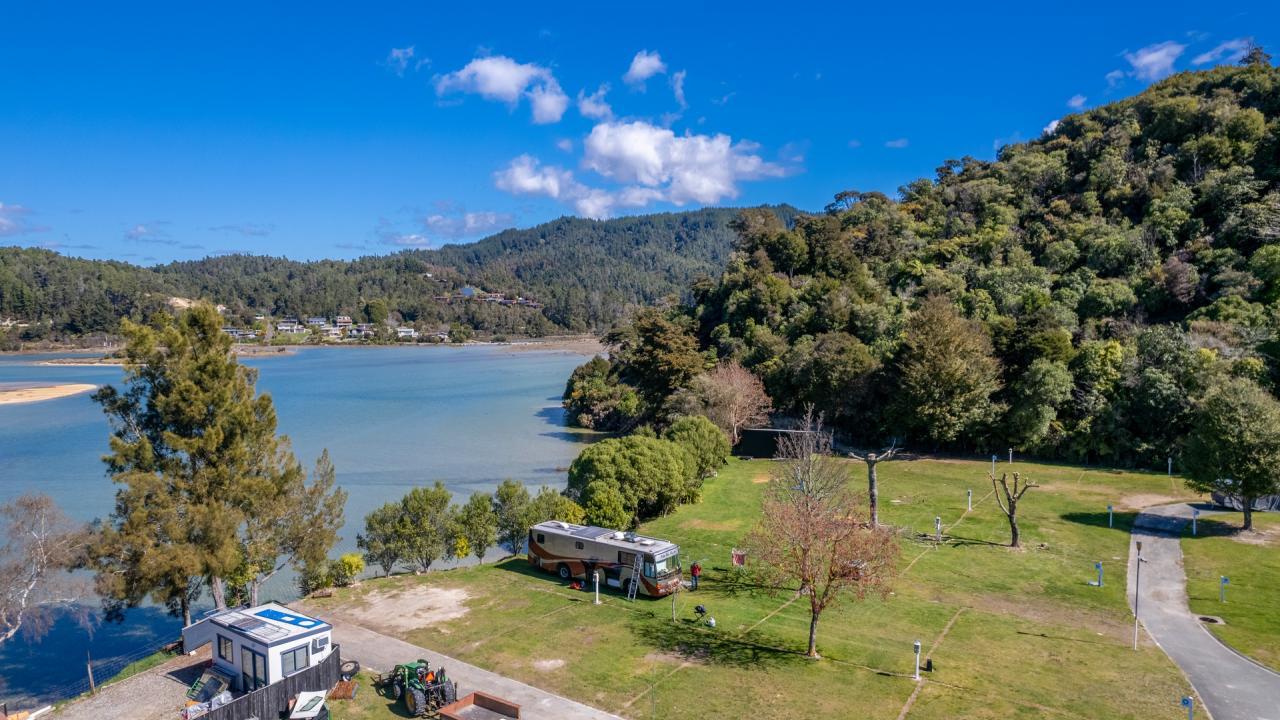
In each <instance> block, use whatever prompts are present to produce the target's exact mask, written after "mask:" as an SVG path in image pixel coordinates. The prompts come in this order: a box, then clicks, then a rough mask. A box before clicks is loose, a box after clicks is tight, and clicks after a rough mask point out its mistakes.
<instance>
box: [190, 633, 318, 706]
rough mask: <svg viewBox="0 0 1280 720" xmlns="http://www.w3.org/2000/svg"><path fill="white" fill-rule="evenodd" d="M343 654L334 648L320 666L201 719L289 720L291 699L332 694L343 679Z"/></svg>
mask: <svg viewBox="0 0 1280 720" xmlns="http://www.w3.org/2000/svg"><path fill="white" fill-rule="evenodd" d="M341 651H342V647H341V646H339V645H334V646H333V652H331V653H329V656H328V657H326V658H325V659H324V660H321V661H320V664H319V665H312V666H311V667H309V668H307V669H306V670H303V671H302V672H300V673H294V674H293V675H290V676H289V677H287V678H285V679H283V680H281V681H279V682H274V683H271V684H270V685H268V686H266V687H264V688H260V689H258V690H254V691H253V692H251V693H249V694H247V695H242V696H241V697H238V698H236V699H235V700H232V701H231V702H229V703H227V704H226V705H223V706H222V707H220V708H215V709H213V710H210V711H209V712H207V713H205V714H204V715H201V716H200V720H206V719H207V720H248V719H249V718H258V720H277V718H281V717H285V716H286V715H285V711H287V710H288V709H289V700H291V699H293V698H294V697H297V695H298V693H300V692H303V691H306V690H313V691H317V692H328V691H329V690H330V689H332V688H333V686H334V685H335V684H336V683H337V682H338V680H340V679H342V678H341V675H342V652H341Z"/></svg>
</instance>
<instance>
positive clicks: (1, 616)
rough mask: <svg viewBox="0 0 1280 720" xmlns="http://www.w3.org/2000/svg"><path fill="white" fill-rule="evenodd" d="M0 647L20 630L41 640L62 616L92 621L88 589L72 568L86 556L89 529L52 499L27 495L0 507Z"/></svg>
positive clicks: (45, 496) (44, 496)
mask: <svg viewBox="0 0 1280 720" xmlns="http://www.w3.org/2000/svg"><path fill="white" fill-rule="evenodd" d="M0 522H2V523H3V524H4V525H5V528H4V541H5V542H4V545H0V643H3V642H4V641H6V640H9V639H11V638H12V637H13V636H14V635H16V634H18V631H20V630H21V631H23V632H24V633H25V634H27V635H29V636H32V637H39V636H41V635H42V634H44V633H45V632H46V631H48V629H49V627H50V625H51V624H52V623H53V621H54V619H56V617H57V616H58V614H59V613H66V612H69V613H72V614H74V615H76V616H77V617H78V619H79V620H81V622H84V623H87V622H88V612H87V610H85V609H84V607H83V605H81V603H80V600H81V599H83V598H84V597H85V596H86V595H87V594H88V586H87V584H86V583H84V582H81V581H79V580H77V579H76V578H74V577H73V576H72V575H71V573H70V570H71V569H72V568H74V567H75V566H76V565H77V563H78V562H79V561H80V559H81V558H82V557H83V552H84V548H85V542H86V539H87V535H88V533H87V530H86V529H85V528H84V527H81V526H77V525H76V524H74V523H73V522H71V520H69V519H68V518H67V517H66V515H64V514H63V513H62V511H61V510H59V509H58V507H57V506H56V505H55V504H54V503H53V500H51V499H49V497H48V496H47V495H23V496H22V497H19V498H17V499H16V500H13V501H12V502H10V503H7V504H5V505H4V506H0Z"/></svg>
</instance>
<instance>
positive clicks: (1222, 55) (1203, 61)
mask: <svg viewBox="0 0 1280 720" xmlns="http://www.w3.org/2000/svg"><path fill="white" fill-rule="evenodd" d="M1251 47H1253V38H1251V37H1242V38H1236V39H1234V40H1228V41H1226V42H1224V43H1222V44H1221V45H1218V47H1216V48H1214V49H1212V50H1210V51H1209V52H1204V53H1200V54H1199V55H1197V56H1195V57H1194V58H1192V59H1191V63H1192V64H1193V65H1208V64H1209V63H1217V62H1219V61H1223V62H1228V63H1234V62H1240V59H1241V58H1243V57H1244V56H1245V53H1247V52H1249V48H1251Z"/></svg>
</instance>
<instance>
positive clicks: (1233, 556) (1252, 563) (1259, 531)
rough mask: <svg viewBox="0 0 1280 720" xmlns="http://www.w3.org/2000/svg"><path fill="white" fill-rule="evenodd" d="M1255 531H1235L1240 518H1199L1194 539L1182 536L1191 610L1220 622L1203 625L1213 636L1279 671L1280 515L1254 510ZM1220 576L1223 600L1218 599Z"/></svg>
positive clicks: (1236, 515)
mask: <svg viewBox="0 0 1280 720" xmlns="http://www.w3.org/2000/svg"><path fill="white" fill-rule="evenodd" d="M1253 524H1254V528H1255V532H1253V533H1241V532H1240V516H1239V514H1238V513H1237V514H1234V516H1223V517H1219V518H1216V519H1203V520H1201V521H1200V527H1199V534H1198V535H1197V536H1196V537H1190V536H1187V537H1184V538H1183V540H1182V555H1183V565H1184V567H1185V568H1186V572H1187V598H1188V600H1189V601H1190V604H1191V611H1192V612H1194V613H1198V614H1201V615H1214V616H1217V617H1220V618H1222V619H1223V620H1224V621H1225V624H1223V625H1207V626H1206V627H1208V628H1209V631H1210V632H1212V633H1213V634H1214V635H1216V636H1217V637H1218V639H1220V640H1222V641H1223V642H1225V643H1227V644H1228V645H1230V646H1231V647H1233V648H1235V649H1236V650H1238V651H1240V652H1242V653H1244V654H1245V655H1248V656H1249V657H1251V658H1253V659H1254V660H1257V661H1258V662H1261V663H1263V664H1265V665H1268V666H1269V667H1271V668H1274V669H1276V670H1280V606H1277V605H1276V598H1277V597H1280V516H1277V515H1275V514H1269V513H1254V515H1253ZM1223 575H1225V576H1227V577H1228V578H1230V582H1229V583H1228V584H1227V601H1226V602H1225V603H1223V602H1219V601H1218V582H1219V578H1220V577H1222V576H1223Z"/></svg>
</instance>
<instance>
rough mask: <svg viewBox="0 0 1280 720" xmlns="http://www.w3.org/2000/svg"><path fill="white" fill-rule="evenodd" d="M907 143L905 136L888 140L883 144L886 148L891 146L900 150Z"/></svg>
mask: <svg viewBox="0 0 1280 720" xmlns="http://www.w3.org/2000/svg"><path fill="white" fill-rule="evenodd" d="M909 144H910V142H909V141H908V140H907V139H906V138H898V139H896V140H889V141H888V142H886V143H885V144H884V146H885V147H887V148H893V149H894V150H900V149H902V148H904V147H906V146H907V145H909Z"/></svg>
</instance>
